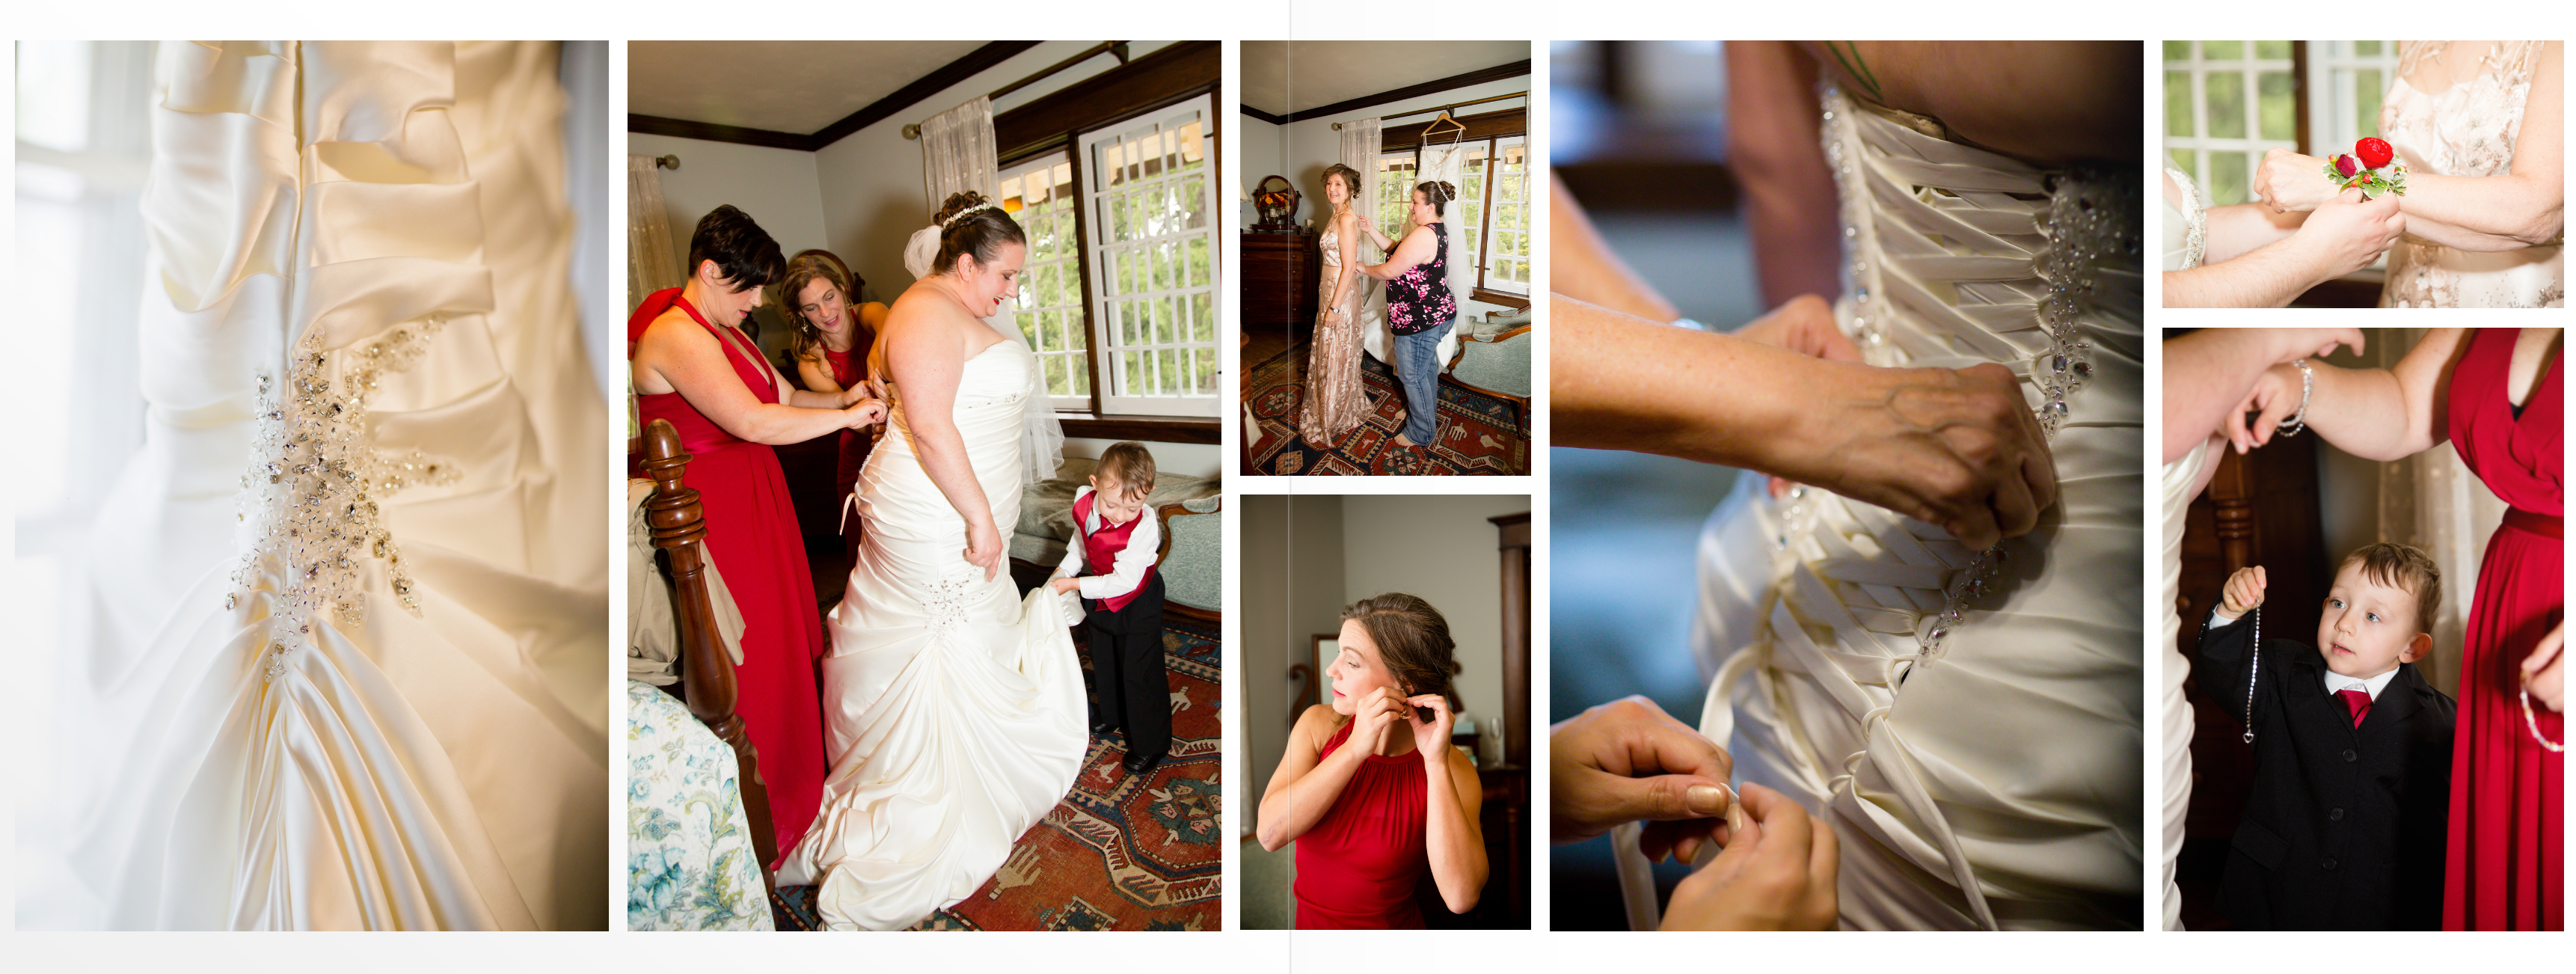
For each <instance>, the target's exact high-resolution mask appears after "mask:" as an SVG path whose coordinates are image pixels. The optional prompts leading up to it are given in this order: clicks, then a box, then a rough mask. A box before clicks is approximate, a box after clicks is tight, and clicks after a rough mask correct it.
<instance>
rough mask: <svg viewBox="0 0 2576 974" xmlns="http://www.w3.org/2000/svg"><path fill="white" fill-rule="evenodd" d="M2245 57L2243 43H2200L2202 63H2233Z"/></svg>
mask: <svg viewBox="0 0 2576 974" xmlns="http://www.w3.org/2000/svg"><path fill="white" fill-rule="evenodd" d="M2244 56H2245V42H2244V41H2202V42H2200V58H2201V60H2204V61H2234V60H2239V59H2241V58H2243V57H2244Z"/></svg>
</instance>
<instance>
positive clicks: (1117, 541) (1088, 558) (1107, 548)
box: [1073, 491, 1154, 612]
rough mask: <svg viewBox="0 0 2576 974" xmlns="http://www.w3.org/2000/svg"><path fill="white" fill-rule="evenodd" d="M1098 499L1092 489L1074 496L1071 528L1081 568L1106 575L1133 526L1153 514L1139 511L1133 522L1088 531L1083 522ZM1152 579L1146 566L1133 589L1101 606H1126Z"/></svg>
mask: <svg viewBox="0 0 2576 974" xmlns="http://www.w3.org/2000/svg"><path fill="white" fill-rule="evenodd" d="M1099 500H1100V493H1099V492H1098V491H1094V492H1091V493H1088V494H1084V495H1082V496H1081V497H1077V498H1074V501H1073V530H1074V532H1075V533H1077V534H1080V535H1081V536H1082V567H1083V568H1084V570H1085V572H1086V573H1087V574H1092V575H1106V574H1109V571H1110V569H1111V568H1113V567H1115V566H1116V565H1117V564H1118V562H1117V558H1118V553H1119V552H1121V551H1125V550H1127V538H1128V537H1129V536H1131V535H1133V534H1135V533H1136V526H1137V525H1139V524H1143V523H1145V519H1146V518H1148V517H1152V516H1153V512H1152V511H1139V512H1137V513H1136V519H1135V520H1133V521H1129V522H1127V523H1125V524H1121V525H1118V526H1117V527H1104V528H1101V529H1100V530H1098V531H1091V530H1088V529H1086V528H1084V527H1083V525H1086V524H1090V523H1091V512H1092V510H1093V509H1095V508H1097V507H1098V506H1099V503H1098V502H1099ZM1153 580H1154V566H1152V565H1147V566H1145V574H1143V575H1141V576H1138V577H1137V579H1136V587H1135V589H1134V590H1132V591H1129V592H1128V593H1127V594H1125V595H1119V596H1113V597H1111V598H1106V599H1101V600H1099V602H1100V607H1101V608H1103V609H1107V610H1109V611H1111V612H1116V611H1118V610H1120V609H1124V608H1126V607H1127V603H1129V602H1133V601H1136V596H1137V595H1139V594H1142V593H1143V592H1144V591H1145V583H1147V582H1151V581H1153Z"/></svg>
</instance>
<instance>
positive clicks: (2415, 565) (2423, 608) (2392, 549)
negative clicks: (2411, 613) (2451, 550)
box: [2335, 542, 2442, 632]
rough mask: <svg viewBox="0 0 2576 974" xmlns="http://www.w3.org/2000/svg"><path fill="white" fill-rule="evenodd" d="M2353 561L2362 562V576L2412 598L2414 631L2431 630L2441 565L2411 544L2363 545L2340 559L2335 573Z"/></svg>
mask: <svg viewBox="0 0 2576 974" xmlns="http://www.w3.org/2000/svg"><path fill="white" fill-rule="evenodd" d="M2354 562H2360V563H2361V574H2362V577H2364V578H2367V579H2370V580H2371V581H2373V582H2376V583H2378V584H2381V585H2387V586H2390V587H2393V588H2396V589H2399V590H2402V591H2404V592H2406V593H2408V594H2410V595H2413V596H2415V631H2416V632H2432V631H2433V614H2434V613H2436V612H2440V611H2441V610H2442V566H2440V565H2438V564H2435V563H2434V561H2433V556H2432V555H2429V554H2425V553H2424V549H2422V548H2418V547H2415V546H2414V545H2407V544H2388V543H2386V542H2382V543H2379V544H2374V545H2363V546H2361V547H2360V548H2358V549H2356V550H2354V551H2353V553H2352V554H2349V555H2345V556H2343V562H2342V563H2341V564H2338V565H2336V566H2335V571H2337V572H2341V571H2343V570H2344V569H2345V568H2347V567H2350V566H2351V565H2352V563H2354Z"/></svg>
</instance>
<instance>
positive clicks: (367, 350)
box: [224, 315, 458, 681]
mask: <svg viewBox="0 0 2576 974" xmlns="http://www.w3.org/2000/svg"><path fill="white" fill-rule="evenodd" d="M445 323H446V321H445V318H444V316H441V315H431V316H429V317H428V318H427V319H426V320H424V321H422V322H419V323H415V324H405V325H401V326H398V327H396V328H394V329H392V330H391V331H388V332H386V333H385V334H384V335H382V336H379V337H377V338H374V339H371V340H369V341H367V342H366V343H365V344H363V345H360V346H358V347H357V348H355V349H352V350H350V352H349V354H347V355H343V356H340V359H341V361H340V363H339V364H338V365H337V366H336V367H335V366H334V364H333V362H332V356H331V355H329V354H327V353H326V352H325V350H324V349H323V347H322V344H321V337H320V334H319V332H318V330H312V331H308V332H307V333H306V335H305V338H304V340H303V341H302V342H300V343H299V344H298V346H297V348H296V351H295V354H294V357H293V359H292V362H291V364H290V365H289V367H288V369H287V372H286V381H285V382H284V383H282V384H281V383H279V382H278V381H277V379H276V376H275V375H273V374H271V373H268V372H262V373H260V375H259V393H258V400H257V401H258V412H257V415H256V422H257V424H258V429H257V432H256V434H255V437H254V439H253V442H252V446H251V457H252V460H251V466H250V469H249V470H248V471H246V472H244V473H243V474H242V481H241V485H242V493H241V495H240V500H239V505H240V510H239V513H238V519H239V520H240V521H242V522H244V523H245V524H247V525H249V528H248V530H249V531H251V532H252V534H251V536H250V539H249V544H248V546H247V547H246V548H245V550H244V552H243V555H242V559H241V563H240V565H239V566H237V567H236V568H234V569H233V573H232V581H233V584H234V586H236V588H235V591H233V592H230V593H226V594H225V596H224V607H225V608H226V609H231V608H233V607H234V606H236V605H238V604H239V602H240V599H241V596H242V594H243V593H244V592H247V591H248V590H250V589H251V588H253V587H255V586H256V585H258V584H259V583H260V577H261V572H262V569H263V566H268V565H273V566H274V567H275V569H276V570H277V573H278V578H279V579H280V582H279V589H278V592H277V602H276V605H275V607H274V614H273V615H272V617H271V620H270V630H269V631H270V633H271V637H270V640H269V642H268V644H267V648H266V650H265V652H264V653H263V655H264V656H265V657H266V658H267V667H266V678H267V679H268V680H271V681H274V680H276V679H277V678H278V677H279V676H282V675H284V674H285V672H286V667H287V661H288V660H289V658H290V657H291V656H292V655H293V653H294V651H295V648H296V647H297V646H300V645H305V644H309V643H310V642H311V640H312V638H313V620H314V619H315V618H317V617H318V618H328V619H336V620H337V621H338V622H339V623H340V624H341V625H345V626H355V625H359V624H361V623H363V622H365V621H366V613H367V596H366V593H365V592H363V591H361V590H360V589H359V587H358V577H359V570H358V569H359V562H358V559H359V558H363V557H375V558H380V559H383V560H384V561H385V565H386V572H387V574H388V576H389V577H390V579H391V581H392V587H393V590H394V594H395V596H396V597H397V598H398V599H399V600H400V601H401V602H402V605H403V609H404V611H407V612H409V613H411V614H412V615H413V616H415V617H416V616H419V615H420V602H419V599H418V598H417V597H416V596H415V595H414V588H415V586H414V584H413V582H412V578H411V572H410V570H409V567H408V566H407V565H405V564H404V562H403V559H402V549H401V548H400V547H399V546H398V545H396V544H395V543H394V540H393V535H392V534H390V533H388V532H387V531H386V529H385V527H384V524H383V521H382V514H383V512H382V509H381V508H380V507H379V506H378V504H379V502H380V501H382V500H384V499H386V498H389V497H391V496H393V495H394V494H395V493H397V492H399V491H401V490H403V489H404V488H406V487H414V486H420V485H436V484H449V483H454V482H456V480H457V478H458V472H457V469H456V465H455V464H454V463H453V462H451V461H447V460H441V459H438V458H435V457H429V456H425V455H423V454H421V453H420V452H418V451H410V452H407V453H402V454H394V453H391V452H385V451H378V450H376V449H375V448H374V446H373V445H372V442H371V437H370V435H369V430H368V423H367V398H368V396H369V395H370V394H372V393H374V392H375V391H376V390H377V389H378V388H379V387H380V386H381V384H382V382H383V379H384V376H385V375H386V374H387V373H392V372H401V371H405V370H408V369H410V368H411V367H412V366H414V365H416V364H418V363H419V362H420V359H421V356H422V355H423V354H424V353H426V351H427V350H428V347H429V342H430V339H431V338H432V337H434V336H435V335H437V334H438V332H439V330H440V329H441V328H442V327H444V325H445Z"/></svg>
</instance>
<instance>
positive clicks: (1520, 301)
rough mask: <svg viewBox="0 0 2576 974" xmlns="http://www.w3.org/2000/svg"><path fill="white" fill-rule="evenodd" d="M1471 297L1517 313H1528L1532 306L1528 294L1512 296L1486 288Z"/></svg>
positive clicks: (1479, 289) (1477, 290) (1478, 289)
mask: <svg viewBox="0 0 2576 974" xmlns="http://www.w3.org/2000/svg"><path fill="white" fill-rule="evenodd" d="M1470 297H1471V298H1473V299H1474V300H1477V301H1482V302H1484V303H1486V304H1499V305H1502V306H1503V307H1506V308H1511V309H1513V310H1515V311H1526V310H1528V309H1529V306H1530V299H1529V296H1528V295H1526V294H1511V293H1507V292H1503V291H1488V290H1485V289H1484V288H1477V289H1476V293H1475V294H1473V295H1470Z"/></svg>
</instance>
